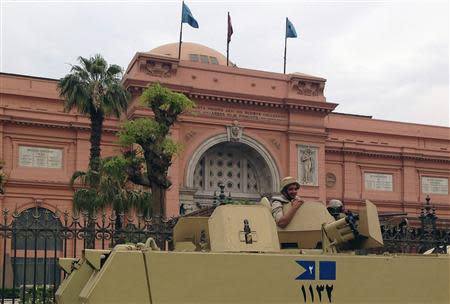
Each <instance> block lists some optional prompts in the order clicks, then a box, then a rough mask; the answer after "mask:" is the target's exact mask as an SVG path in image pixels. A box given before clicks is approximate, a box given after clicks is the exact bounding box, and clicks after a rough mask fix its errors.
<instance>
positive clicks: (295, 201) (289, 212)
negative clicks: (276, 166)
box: [271, 176, 304, 228]
mask: <svg viewBox="0 0 450 304" xmlns="http://www.w3.org/2000/svg"><path fill="white" fill-rule="evenodd" d="M299 189H300V183H299V182H298V181H297V180H296V179H295V178H293V177H291V176H287V177H285V178H283V179H282V180H281V184H280V195H277V196H274V197H272V202H271V206H272V215H273V217H274V219H275V222H276V223H277V225H278V227H280V228H285V227H286V226H287V225H288V224H289V223H290V222H291V220H292V218H293V217H294V215H295V213H296V212H297V210H298V208H300V206H301V205H302V204H303V203H304V201H303V200H302V199H301V198H300V196H299V195H298V191H299Z"/></svg>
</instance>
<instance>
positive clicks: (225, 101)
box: [0, 43, 450, 219]
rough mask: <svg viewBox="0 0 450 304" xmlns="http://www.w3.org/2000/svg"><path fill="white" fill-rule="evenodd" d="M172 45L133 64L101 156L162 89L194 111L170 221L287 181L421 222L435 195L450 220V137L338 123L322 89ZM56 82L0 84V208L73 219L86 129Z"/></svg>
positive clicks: (380, 124) (306, 79) (308, 80)
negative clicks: (125, 104)
mask: <svg viewBox="0 0 450 304" xmlns="http://www.w3.org/2000/svg"><path fill="white" fill-rule="evenodd" d="M177 55H178V45H177V44H169V45H165V46H161V47H159V48H156V49H154V50H152V51H150V52H142V53H137V54H136V55H135V56H134V58H133V59H132V60H131V62H130V64H129V66H128V68H127V70H126V72H125V75H124V85H125V86H126V87H127V89H128V90H129V91H130V92H131V93H132V101H131V104H130V107H129V108H128V111H127V113H126V115H124V117H123V118H122V119H120V120H116V119H107V120H106V121H105V127H104V135H103V142H102V156H104V157H105V156H110V155H114V154H118V153H120V152H121V148H120V147H119V146H118V145H117V144H116V143H115V141H116V136H115V133H116V132H117V131H118V130H119V128H120V123H121V121H123V120H125V119H134V118H137V117H146V116H151V112H150V111H149V110H148V109H147V108H145V107H144V106H142V105H141V104H140V102H139V96H140V94H141V92H142V91H143V90H144V89H145V88H146V87H147V86H148V85H149V84H151V83H154V82H159V83H161V84H162V85H163V86H166V87H169V88H171V89H172V90H175V91H177V92H182V93H184V94H186V95H187V96H188V97H189V98H191V99H192V100H193V101H195V103H196V104H197V106H196V108H195V109H194V110H193V111H192V112H190V113H187V114H183V115H182V116H181V117H180V119H179V121H178V122H177V123H176V124H175V126H174V127H173V129H172V136H173V138H174V139H176V140H177V141H178V142H180V143H181V144H183V147H184V150H183V152H182V153H181V155H179V156H178V157H177V158H176V159H175V160H174V162H173V165H172V167H171V168H170V170H169V176H170V178H171V181H172V184H173V185H172V187H171V188H170V189H169V192H168V195H167V198H168V200H167V213H168V214H167V215H177V214H178V213H179V210H180V205H183V209H184V210H186V211H187V212H189V211H191V210H196V209H198V208H199V207H202V206H205V205H208V204H211V203H212V200H213V197H214V193H215V192H217V191H218V190H219V185H220V184H223V185H224V186H225V192H226V193H227V194H228V193H231V196H232V197H233V199H235V200H245V201H256V200H259V199H260V198H261V197H262V196H270V195H271V194H273V193H274V192H277V191H278V188H279V182H280V179H281V178H282V177H284V176H287V175H290V176H295V177H297V178H298V179H299V181H300V183H301V185H302V187H301V195H302V196H303V197H304V198H305V200H319V201H322V202H324V203H326V202H327V201H328V200H330V199H333V198H337V199H340V200H342V201H343V202H344V203H345V205H346V208H347V209H351V210H358V209H359V208H360V207H361V206H362V202H364V201H365V200H366V199H370V200H371V201H373V202H374V203H375V204H376V205H377V206H378V208H379V211H380V212H405V213H408V215H411V216H417V215H418V214H419V213H420V207H421V206H422V203H423V201H424V200H425V197H426V196H427V195H429V196H430V197H431V198H432V202H433V204H434V205H435V206H436V207H437V208H438V210H439V214H438V216H439V217H441V218H446V219H450V195H449V192H448V180H449V178H450V138H449V137H450V128H446V127H438V126H429V125H419V124H410V123H401V122H392V121H383V120H376V119H372V118H371V117H367V116H359V115H352V114H342V113H335V112H333V111H334V109H335V108H336V106H337V104H335V103H331V102H327V100H326V97H325V96H324V88H325V84H326V80H325V79H323V78H319V77H314V76H310V75H306V74H300V73H293V74H287V75H284V74H279V73H272V72H265V71H257V70H249V69H243V68H238V67H236V66H226V58H225V57H224V56H223V55H222V54H220V53H219V52H217V51H215V50H212V49H210V48H207V47H205V46H202V45H198V44H193V43H183V50H182V56H181V60H178V59H177ZM56 84H57V80H55V79H46V78H40V77H33V76H25V75H12V74H5V73H3V74H0V132H1V136H0V149H1V150H0V151H1V155H0V157H1V158H2V159H3V160H4V162H5V167H4V172H5V173H6V174H7V176H8V182H7V184H6V191H5V194H4V195H2V196H1V197H0V206H1V208H2V209H3V208H7V209H9V210H18V212H20V211H21V210H25V209H27V208H31V207H36V206H39V207H41V208H47V209H50V210H52V211H54V210H55V208H57V209H58V210H65V209H68V210H70V209H72V201H71V198H72V195H73V192H72V190H71V188H70V186H69V181H70V178H71V176H72V173H73V172H74V171H75V170H86V168H87V165H88V157H89V147H90V144H89V119H88V118H87V117H85V116H83V115H80V114H78V113H76V112H75V111H72V112H70V113H65V112H64V111H63V100H61V98H60V97H59V96H58V92H57V88H56Z"/></svg>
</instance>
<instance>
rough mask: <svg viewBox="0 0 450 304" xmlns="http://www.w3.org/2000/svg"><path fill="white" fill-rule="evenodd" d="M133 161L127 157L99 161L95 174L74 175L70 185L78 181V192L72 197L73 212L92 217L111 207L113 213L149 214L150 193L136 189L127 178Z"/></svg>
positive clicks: (78, 173)
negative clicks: (82, 211) (76, 211)
mask: <svg viewBox="0 0 450 304" xmlns="http://www.w3.org/2000/svg"><path fill="white" fill-rule="evenodd" d="M133 161H135V160H134V159H132V158H130V157H126V156H124V155H119V156H114V157H109V158H105V159H101V161H100V163H99V170H98V171H92V170H88V171H87V172H80V171H78V172H76V174H74V176H73V178H72V183H74V182H75V181H79V182H80V183H81V188H79V189H77V191H75V194H74V197H73V202H74V206H75V208H76V209H78V210H87V211H90V212H91V213H95V210H97V209H101V208H105V207H107V206H111V207H112V208H113V209H114V210H115V211H116V212H125V211H128V210H130V209H131V208H136V209H137V210H139V211H142V212H145V214H148V213H149V212H150V211H151V210H150V207H151V206H150V204H149V201H150V200H151V194H150V192H149V191H148V190H146V189H144V188H142V187H140V188H141V189H139V187H136V186H135V185H134V184H133V183H131V182H130V180H129V177H128V176H129V175H128V174H127V171H128V168H130V167H131V166H132V162H133ZM93 180H94V181H95V182H94V183H93Z"/></svg>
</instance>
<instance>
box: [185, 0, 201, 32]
mask: <svg viewBox="0 0 450 304" xmlns="http://www.w3.org/2000/svg"><path fill="white" fill-rule="evenodd" d="M181 22H182V23H187V24H189V25H190V26H192V27H194V28H198V22H197V20H195V18H194V16H193V15H192V13H191V10H190V9H189V7H188V6H187V5H186V4H184V2H183V11H182V13H181Z"/></svg>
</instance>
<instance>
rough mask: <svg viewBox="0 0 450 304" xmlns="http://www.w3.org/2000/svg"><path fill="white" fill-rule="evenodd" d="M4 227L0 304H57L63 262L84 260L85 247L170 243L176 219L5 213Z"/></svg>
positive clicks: (0, 242)
mask: <svg viewBox="0 0 450 304" xmlns="http://www.w3.org/2000/svg"><path fill="white" fill-rule="evenodd" d="M2 215H3V216H2V221H1V224H0V248H1V250H0V263H1V264H0V265H1V269H2V271H1V277H0V279H1V288H2V289H1V295H0V296H1V303H2V304H3V303H54V294H55V291H56V289H57V287H58V286H59V284H60V283H61V280H62V279H63V276H64V274H63V273H62V272H61V271H60V269H59V267H58V265H57V259H58V258H60V257H79V256H81V253H82V250H83V249H85V248H97V249H108V248H112V247H114V246H115V245H116V244H122V243H128V242H132V243H137V242H145V240H146V239H147V238H148V237H153V238H154V239H155V240H156V241H157V243H158V244H160V246H162V247H165V246H168V245H169V244H170V243H171V238H172V229H173V226H174V223H175V219H169V220H165V219H163V220H159V219H155V218H150V217H146V216H144V215H142V214H139V213H134V214H131V213H130V214H118V215H116V214H114V212H109V213H107V212H101V213H99V214H96V215H89V214H87V213H85V212H82V213H74V214H70V213H69V212H67V211H65V212H59V211H55V212H52V211H50V210H48V209H45V208H39V207H36V208H32V209H28V210H24V211H22V212H20V213H18V212H17V211H13V212H10V211H8V210H6V209H5V210H3V211H2Z"/></svg>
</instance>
